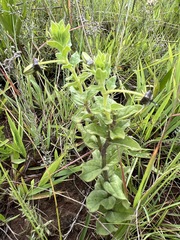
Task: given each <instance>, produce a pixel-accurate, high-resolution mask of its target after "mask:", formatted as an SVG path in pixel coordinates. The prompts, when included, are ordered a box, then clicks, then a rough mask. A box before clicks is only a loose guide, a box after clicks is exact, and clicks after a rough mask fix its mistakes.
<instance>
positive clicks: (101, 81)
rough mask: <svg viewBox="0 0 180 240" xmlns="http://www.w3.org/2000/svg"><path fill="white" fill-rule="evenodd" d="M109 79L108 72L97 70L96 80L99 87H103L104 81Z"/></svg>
mask: <svg viewBox="0 0 180 240" xmlns="http://www.w3.org/2000/svg"><path fill="white" fill-rule="evenodd" d="M107 77H108V74H107V72H106V70H101V69H100V68H98V69H97V70H96V73H95V78H96V81H97V82H98V84H99V85H102V86H103V85H104V81H105V79H106V78H107Z"/></svg>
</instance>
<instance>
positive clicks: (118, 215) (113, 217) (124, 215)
mask: <svg viewBox="0 0 180 240" xmlns="http://www.w3.org/2000/svg"><path fill="white" fill-rule="evenodd" d="M105 218H106V220H107V221H108V222H110V223H113V224H121V223H122V222H125V221H127V220H132V210H131V209H128V210H127V209H125V208H123V207H122V208H121V209H119V211H118V212H114V211H108V212H107V213H106V214H105Z"/></svg>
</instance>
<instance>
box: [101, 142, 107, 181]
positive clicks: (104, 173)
mask: <svg viewBox="0 0 180 240" xmlns="http://www.w3.org/2000/svg"><path fill="white" fill-rule="evenodd" d="M108 146H109V138H107V139H106V141H105V143H104V145H103V146H102V148H101V156H102V168H105V167H106V152H107V151H106V150H107V148H108ZM103 177H104V180H105V181H108V171H107V170H104V171H103Z"/></svg>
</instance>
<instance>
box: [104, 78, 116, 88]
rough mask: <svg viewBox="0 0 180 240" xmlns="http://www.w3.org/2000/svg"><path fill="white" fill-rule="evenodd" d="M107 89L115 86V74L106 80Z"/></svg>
mask: <svg viewBox="0 0 180 240" xmlns="http://www.w3.org/2000/svg"><path fill="white" fill-rule="evenodd" d="M106 88H107V90H113V89H115V88H116V76H112V77H111V78H109V79H108V80H107V81H106Z"/></svg>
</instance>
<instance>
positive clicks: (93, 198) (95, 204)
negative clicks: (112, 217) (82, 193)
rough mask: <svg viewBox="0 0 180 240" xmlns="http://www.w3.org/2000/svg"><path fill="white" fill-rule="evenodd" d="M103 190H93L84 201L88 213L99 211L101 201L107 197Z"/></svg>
mask: <svg viewBox="0 0 180 240" xmlns="http://www.w3.org/2000/svg"><path fill="white" fill-rule="evenodd" d="M107 195H108V194H107V192H106V191H104V190H93V191H92V192H91V193H90V194H89V196H88V197H87V199H86V205H87V208H88V209H89V211H90V212H96V211H97V210H98V209H99V206H100V204H101V201H103V200H104V199H105V198H106V197H107Z"/></svg>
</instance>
